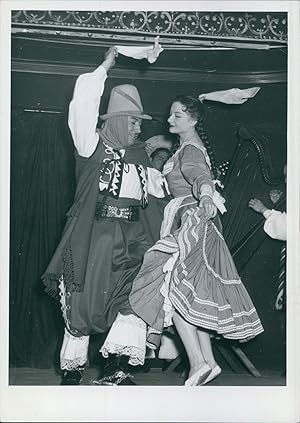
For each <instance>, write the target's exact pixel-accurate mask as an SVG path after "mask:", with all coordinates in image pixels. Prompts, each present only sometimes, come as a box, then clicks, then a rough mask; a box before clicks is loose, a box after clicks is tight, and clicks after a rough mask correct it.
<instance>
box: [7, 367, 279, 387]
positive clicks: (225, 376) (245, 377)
mask: <svg viewBox="0 0 300 423" xmlns="http://www.w3.org/2000/svg"><path fill="white" fill-rule="evenodd" d="M261 373H262V376H261V377H254V376H252V375H250V374H249V373H245V372H241V373H234V372H232V371H230V370H224V371H223V372H222V373H221V375H220V376H219V377H217V378H216V379H215V380H213V381H212V382H211V383H210V384H209V386H284V385H285V384H286V381H285V377H284V376H283V375H282V374H281V373H280V372H279V371H278V372H277V371H265V372H261ZM97 378H98V370H97V368H94V367H90V368H87V369H86V370H85V372H84V377H83V381H82V383H81V384H82V385H92V381H93V380H96V379H97ZM60 380H61V377H60V374H59V372H57V371H56V370H55V369H34V368H25V367H21V368H20V367H19V368H11V369H10V371H9V384H10V385H18V386H53V385H60ZM134 380H135V382H136V384H137V385H138V386H181V385H184V378H183V377H182V374H181V373H180V372H175V371H174V372H171V373H168V372H164V371H163V370H162V369H159V368H152V369H150V370H149V371H148V372H146V373H143V372H138V373H135V374H134ZM206 386H208V385H206Z"/></svg>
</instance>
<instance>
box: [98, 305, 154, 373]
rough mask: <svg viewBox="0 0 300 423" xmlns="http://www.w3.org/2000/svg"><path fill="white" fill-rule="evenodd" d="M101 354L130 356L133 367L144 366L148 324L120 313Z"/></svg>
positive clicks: (104, 355)
mask: <svg viewBox="0 0 300 423" xmlns="http://www.w3.org/2000/svg"><path fill="white" fill-rule="evenodd" d="M100 352H101V353H102V355H103V357H108V354H109V353H110V354H119V355H127V356H129V360H128V363H129V364H131V365H132V366H138V365H139V364H140V365H143V364H144V362H145V354H146V323H145V322H144V321H143V320H142V319H140V318H139V317H137V316H134V315H133V314H130V315H124V314H121V313H119V314H118V315H117V317H116V320H115V321H114V323H113V325H112V327H111V329H110V331H109V333H108V335H107V338H106V340H105V342H104V344H103V345H102V347H101V349H100Z"/></svg>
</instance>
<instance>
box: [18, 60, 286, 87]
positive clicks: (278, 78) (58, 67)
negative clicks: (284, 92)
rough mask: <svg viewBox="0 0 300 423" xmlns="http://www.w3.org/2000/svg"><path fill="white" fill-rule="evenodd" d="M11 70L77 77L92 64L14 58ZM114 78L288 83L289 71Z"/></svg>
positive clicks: (127, 73) (118, 74)
mask: <svg viewBox="0 0 300 423" xmlns="http://www.w3.org/2000/svg"><path fill="white" fill-rule="evenodd" d="M11 70H12V71H13V72H21V73H38V74H48V75H68V76H76V77H77V76H78V75H80V74H83V73H86V72H92V71H93V70H94V67H93V66H88V65H85V66H84V65H70V64H69V65H66V64H57V63H56V64H54V63H44V62H35V61H26V60H16V59H14V60H12V63H11ZM110 76H111V77H112V78H116V79H118V78H120V79H124V78H128V79H132V80H138V79H142V80H155V81H168V82H170V81H173V82H174V81H175V82H186V81H189V82H196V83H203V82H205V83H212V84H221V85H224V84H228V85H232V84H245V85H248V84H274V83H279V84H285V83H286V82H287V74H286V72H283V71H274V72H259V73H257V72H244V73H222V72H221V73H219V72H213V73H207V72H200V71H199V70H191V69H189V70H188V71H185V72H184V73H183V72H182V69H179V70H178V69H167V68H162V67H160V68H155V69H148V70H147V71H146V72H144V73H140V72H139V71H138V70H133V69H124V68H122V69H117V68H113V69H111V71H110Z"/></svg>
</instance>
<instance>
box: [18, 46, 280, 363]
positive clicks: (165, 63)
mask: <svg viewBox="0 0 300 423" xmlns="http://www.w3.org/2000/svg"><path fill="white" fill-rule="evenodd" d="M20 43H21V42H20V41H19V40H18V39H16V40H15V41H13V50H12V51H13V62H12V97H11V100H12V110H13V111H15V112H16V111H19V112H20V113H22V110H23V109H42V110H48V109H51V110H56V111H60V112H62V114H61V115H60V118H59V119H60V120H61V123H60V125H61V128H62V129H61V135H60V137H59V140H60V141H59V142H61V143H62V145H63V149H64V151H65V153H64V154H62V155H61V156H60V160H57V162H56V161H55V159H54V160H53V165H54V166H56V165H57V166H62V167H65V168H68V171H67V172H66V173H65V175H64V179H62V180H61V181H60V184H63V186H64V187H65V188H64V190H63V193H62V194H61V196H60V197H59V199H58V200H57V201H60V203H61V207H60V212H59V216H57V220H56V227H55V228H53V231H55V237H54V238H55V239H54V240H53V242H52V244H53V245H52V246H51V247H50V248H49V249H48V253H47V254H48V255H49V257H48V259H50V258H51V250H53V248H54V245H55V242H57V240H58V239H59V234H60V232H61V229H62V225H63V222H64V213H65V211H66V210H67V207H68V206H69V203H70V201H71V198H72V192H73V191H72V190H73V188H74V176H73V170H72V163H71V162H72V160H73V158H72V143H71V142H70V135H69V133H68V128H67V107H68V103H69V101H70V99H71V96H72V91H73V87H74V83H75V80H76V77H77V76H78V75H79V74H80V73H82V72H83V71H84V72H87V71H91V70H93V69H94V68H95V67H96V66H97V65H98V64H99V63H101V61H102V58H103V53H104V51H105V49H99V48H98V49H97V50H96V48H95V49H92V50H90V51H86V49H79V48H78V49H76V53H75V50H74V49H73V50H72V49H71V48H70V47H68V48H67V47H66V46H65V47H61V48H59V49H58V48H57V47H56V49H55V50H53V49H52V50H51V48H50V47H49V48H48V51H47V49H42V48H41V45H40V44H39V43H35V44H32V45H30V46H29V44H28V41H26V42H24V41H23V48H22V49H20ZM26 43H27V44H26ZM267 56H268V54H267V53H265V52H253V51H249V52H245V51H242V52H240V51H238V52H227V53H225V52H222V53H221V52H219V53H216V52H215V53H211V56H209V53H207V52H205V53H202V52H194V53H193V54H192V53H189V54H184V52H182V51H178V52H176V53H174V52H172V53H170V54H169V52H165V53H164V55H162V56H161V59H159V60H158V62H157V63H156V64H155V65H153V67H150V66H148V65H145V64H144V63H137V62H136V61H133V60H131V59H125V58H122V57H119V58H118V61H117V64H116V66H115V68H114V69H112V71H111V72H110V76H109V78H108V80H107V82H106V87H105V92H104V95H103V98H102V103H101V111H104V110H105V108H106V105H107V101H108V96H109V92H110V90H111V88H112V87H113V86H115V85H117V84H121V83H133V84H135V85H136V86H137V87H138V89H139V92H140V93H141V97H142V102H143V105H144V109H145V111H146V112H147V113H149V114H153V115H154V117H155V120H154V121H153V122H149V123H145V126H144V134H143V137H144V139H147V138H148V137H150V136H152V135H156V134H158V133H161V131H162V130H164V129H165V126H164V123H163V122H164V117H165V115H166V113H167V112H168V105H169V104H170V103H171V101H172V99H173V98H174V96H175V95H177V94H181V93H185V94H191V95H195V96H197V95H199V94H201V93H206V92H210V91H216V90H223V89H228V88H233V87H238V88H248V87H253V86H260V87H261V90H260V91H259V92H258V94H257V95H256V96H255V97H254V98H253V99H250V100H249V101H247V102H246V103H245V104H243V105H231V106H228V105H224V104H220V103H213V102H206V103H205V114H206V129H207V132H208V134H209V137H210V141H211V144H212V146H213V148H214V150H215V154H216V161H217V163H220V162H222V161H224V160H230V159H231V157H232V154H233V152H234V149H235V146H236V143H237V135H236V132H237V128H238V127H239V126H240V125H243V124H245V125H250V126H252V127H255V128H256V129H258V130H259V131H260V133H261V134H263V135H265V136H266V137H267V138H268V139H269V145H270V154H271V160H272V164H273V167H274V174H276V175H279V174H281V172H282V167H283V164H284V163H285V160H286V141H287V140H286V114H287V110H286V103H287V102H286V99H287V86H286V81H285V78H284V77H282V75H285V71H286V68H285V65H286V63H285V60H286V58H285V57H284V53H281V54H280V53H276V54H274V53H273V52H270V53H269V56H268V57H267ZM27 113H29V114H30V112H27ZM48 116H49V119H51V118H52V119H53V116H52V117H50V114H49V115H48ZM43 119H45V122H46V121H47V117H46V114H45V115H44V117H43ZM15 126H16V120H14V118H13V119H12V128H14V127H15ZM19 131H20V129H19ZM12 139H13V143H12V149H13V150H12V157H13V160H12V173H14V174H17V173H18V169H21V168H22V167H24V166H26V165H27V160H28V157H27V156H26V151H27V150H26V145H24V143H28V148H31V147H30V142H31V141H32V140H30V136H27V137H25V138H24V139H22V137H20V136H19V137H18V138H14V135H12ZM49 142H50V144H51V141H49ZM20 143H22V146H21V144H20ZM21 149H22V152H21ZM27 154H28V151H27ZM57 154H59V150H58V151H57ZM45 160H46V158H45ZM20 183H21V181H20V180H19V182H18V181H17V180H16V182H15V185H14V189H18V184H20ZM22 184H23V185H24V186H27V185H28V184H30V180H29V179H22ZM257 188H258V192H259V191H260V190H261V187H260V188H259V187H257ZM49 189H51V188H49ZM253 192H254V194H255V187H253ZM12 194H13V193H12ZM267 197H268V196H267V195H266V198H267ZM268 205H271V204H268ZM16 207H17V199H15V198H14V196H13V195H12V209H14V208H16ZM33 213H34V211H33ZM49 213H50V211H49ZM55 213H57V212H55ZM228 213H230V210H229V211H228ZM241 213H253V212H252V211H249V210H247V209H244V210H241ZM15 216H16V215H15ZM17 216H18V221H16V220H13V221H12V224H16V225H21V224H24V217H23V222H21V220H22V213H20V212H19V214H17ZM32 217H33V218H35V217H34V216H32V214H31V216H30V218H32ZM25 223H26V222H25ZM17 248H18V245H17V243H16V242H12V243H11V254H12V255H14V254H17V252H16V249H17ZM36 248H38V247H36ZM39 248H40V247H39ZM36 253H37V254H39V251H38V250H37V251H36ZM44 261H45V265H46V262H47V257H45V258H44ZM278 262H279V243H278V242H277V241H273V240H271V239H268V237H267V236H266V237H265V241H264V243H263V244H262V246H261V248H260V249H259V250H258V251H257V252H256V253H255V254H254V256H253V257H252V259H251V262H250V263H249V266H247V269H244V270H243V272H242V274H241V276H242V278H243V281H244V283H245V285H246V286H247V288H248V290H249V292H250V295H251V297H252V298H253V301H254V303H255V305H256V307H257V309H258V311H259V314H260V316H261V319H262V321H263V324H264V326H265V333H264V334H262V335H260V336H259V337H258V338H257V339H255V340H254V341H251V342H250V343H248V344H247V345H246V346H245V347H244V348H245V351H246V352H247V353H248V354H249V357H250V358H251V359H253V361H254V363H255V364H256V365H257V367H258V368H260V369H276V368H281V367H282V366H283V360H284V339H283V335H282V333H281V332H280V318H281V316H280V315H279V313H278V312H276V311H275V310H274V298H275V291H276V282H277V274H278V265H277V263H278ZM15 264H16V266H18V265H20V262H16V263H15ZM23 265H25V264H23ZM30 265H31V263H30V262H27V264H26V266H30ZM39 272H40V273H42V272H41V269H39V270H38V271H37V272H36V276H35V277H36V285H35V286H38V285H39V284H41V282H40V279H39V278H40V275H39V274H38V273H39ZM14 278H15V276H14V273H13V272H11V286H12V288H11V293H12V299H11V301H12V302H13V303H14V302H15V301H16V298H15V297H18V295H20V291H19V290H18V289H15V287H16V279H14ZM25 282H26V281H25ZM38 295H39V298H42V296H43V295H44V294H42V292H41V291H39V294H38ZM43 301H46V300H45V299H43ZM36 303H37V300H36V299H35V300H34V299H31V300H28V307H27V309H26V310H27V311H26V313H27V314H26V315H25V316H24V318H26V316H27V318H29V317H28V316H31V317H30V318H31V319H32V315H31V314H28V313H32V312H35V313H36V320H37V321H38V319H39V312H37V311H36V310H37V308H36ZM33 304H35V308H34V307H33ZM53 304H54V303H53ZM45 307H46V308H47V310H50V309H51V310H52V311H51V313H52V314H51V315H50V314H49V321H50V320H52V321H55V323H51V324H52V326H51V327H52V328H54V329H53V330H54V331H56V332H57V336H56V337H54V338H53V342H52V346H51V348H50V349H49V351H51V354H48V357H47V359H46V358H44V360H42V359H41V361H43V365H44V366H47V365H49V366H50V365H52V363H53V361H54V358H53V357H54V355H55V354H56V355H57V351H56V348H57V345H58V344H59V338H60V336H61V328H62V322H61V320H60V317H58V315H59V308H58V307H57V305H56V306H55V305H53V307H52V305H51V302H48V300H47V304H46V305H45ZM32 310H33V311H32ZM34 310H35V311H34ZM11 312H12V320H11V321H12V322H16V321H17V320H16V319H15V318H14V317H13V316H14V313H18V310H15V309H14V308H13V307H11ZM49 313H50V312H49ZM43 319H45V320H46V321H47V317H45V316H43ZM11 329H12V331H13V329H14V328H13V327H12V328H11ZM38 330H42V328H41V327H40V326H39V329H38ZM23 335H24V336H26V334H23ZM33 336H34V335H33V334H30V336H29V338H32V337H33ZM52 336H53V334H52ZM57 339H58V340H57ZM13 342H15V343H16V344H15V348H14V346H13V347H12V349H11V351H16V350H17V342H18V340H17V339H15V338H13ZM24 342H25V343H26V342H30V343H31V344H32V346H31V347H30V348H27V349H28V356H27V359H24V360H19V359H17V358H16V354H14V353H11V363H12V365H28V363H29V364H30V365H31V364H32V363H33V362H32V360H30V359H29V358H28V357H29V355H30V351H32V350H34V345H33V344H34V343H33V340H32V339H29V340H28V336H27V341H26V340H24ZM27 347H28V345H27ZM40 350H41V351H42V348H41V347H40ZM42 355H43V353H41V356H42ZM38 362H39V359H38V355H37V357H36V359H35V361H34V363H33V364H34V365H37V363H38ZM33 364H32V365H33Z"/></svg>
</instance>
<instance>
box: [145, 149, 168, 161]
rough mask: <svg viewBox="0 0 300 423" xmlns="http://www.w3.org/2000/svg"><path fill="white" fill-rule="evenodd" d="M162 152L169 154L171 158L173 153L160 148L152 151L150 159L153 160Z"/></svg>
mask: <svg viewBox="0 0 300 423" xmlns="http://www.w3.org/2000/svg"><path fill="white" fill-rule="evenodd" d="M160 152H164V153H168V155H169V156H171V151H170V150H169V149H168V148H164V147H159V148H156V149H155V150H154V151H152V153H151V154H150V158H151V159H153V158H154V157H155V156H156V154H158V153H160Z"/></svg>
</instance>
